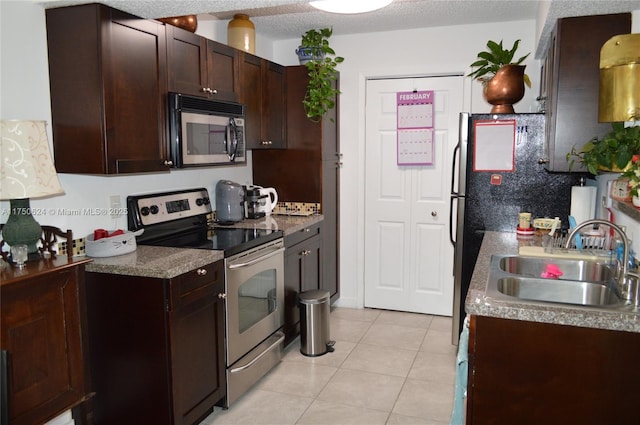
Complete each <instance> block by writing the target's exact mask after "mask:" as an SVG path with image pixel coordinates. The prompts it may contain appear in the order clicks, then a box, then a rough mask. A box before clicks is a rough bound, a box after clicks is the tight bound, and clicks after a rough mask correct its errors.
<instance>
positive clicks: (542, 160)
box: [538, 158, 549, 164]
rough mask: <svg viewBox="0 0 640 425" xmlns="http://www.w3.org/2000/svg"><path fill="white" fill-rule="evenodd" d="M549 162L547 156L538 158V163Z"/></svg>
mask: <svg viewBox="0 0 640 425" xmlns="http://www.w3.org/2000/svg"><path fill="white" fill-rule="evenodd" d="M548 163H549V158H540V159H539V160H538V164H548Z"/></svg>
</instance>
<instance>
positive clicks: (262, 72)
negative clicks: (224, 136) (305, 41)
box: [240, 52, 287, 149]
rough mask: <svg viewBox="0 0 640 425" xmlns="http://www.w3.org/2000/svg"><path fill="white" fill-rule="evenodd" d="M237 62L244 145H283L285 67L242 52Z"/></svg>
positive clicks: (266, 146) (265, 146)
mask: <svg viewBox="0 0 640 425" xmlns="http://www.w3.org/2000/svg"><path fill="white" fill-rule="evenodd" d="M240 66H241V70H240V72H241V75H242V83H241V102H242V103H244V104H245V106H246V127H245V129H246V130H245V131H246V133H245V139H246V143H247V149H274V148H277V149H283V148H286V147H287V143H286V126H285V124H286V123H285V119H286V113H285V112H286V102H285V101H286V99H285V68H284V67H283V66H281V65H278V64H277V63H274V62H271V61H268V60H266V59H261V58H259V57H257V56H254V55H251V54H249V53H244V52H242V60H241V64H240Z"/></svg>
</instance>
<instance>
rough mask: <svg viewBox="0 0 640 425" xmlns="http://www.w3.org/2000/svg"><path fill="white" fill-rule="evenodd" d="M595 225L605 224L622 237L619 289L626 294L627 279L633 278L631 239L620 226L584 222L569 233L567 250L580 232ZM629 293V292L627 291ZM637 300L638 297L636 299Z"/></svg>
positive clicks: (597, 221)
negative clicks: (629, 262) (630, 261)
mask: <svg viewBox="0 0 640 425" xmlns="http://www.w3.org/2000/svg"><path fill="white" fill-rule="evenodd" d="M594 224H603V225H605V226H609V227H610V228H612V229H613V230H615V231H616V232H618V235H620V238H621V239H622V247H623V252H622V261H621V262H622V265H620V264H618V288H619V290H620V292H624V286H625V283H626V280H627V277H632V276H629V265H628V261H629V239H627V235H626V234H625V233H624V230H622V228H621V227H620V226H618V225H617V224H615V223H612V222H610V221H608V220H602V219H598V218H596V219H592V220H586V221H583V222H582V223H580V224H578V225H577V226H576V227H574V228H573V229H571V233H569V236H568V237H567V242H566V243H565V246H564V247H565V248H569V246H570V245H571V241H572V240H573V238H574V237H575V236H576V235H577V234H578V232H579V231H580V230H581V229H584V228H585V227H587V226H591V225H594ZM627 292H629V291H627ZM634 298H636V297H634ZM630 301H632V302H638V300H630Z"/></svg>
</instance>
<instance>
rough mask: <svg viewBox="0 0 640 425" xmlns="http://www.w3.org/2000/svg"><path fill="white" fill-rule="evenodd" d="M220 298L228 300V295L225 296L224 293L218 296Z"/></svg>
mask: <svg viewBox="0 0 640 425" xmlns="http://www.w3.org/2000/svg"><path fill="white" fill-rule="evenodd" d="M218 298H220V299H221V300H224V299H225V298H227V294H224V293H221V294H218Z"/></svg>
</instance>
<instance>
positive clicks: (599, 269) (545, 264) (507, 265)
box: [500, 255, 613, 282]
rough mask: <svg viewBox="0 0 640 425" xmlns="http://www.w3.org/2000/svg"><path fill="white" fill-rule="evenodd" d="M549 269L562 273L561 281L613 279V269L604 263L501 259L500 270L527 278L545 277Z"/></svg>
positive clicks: (531, 258) (528, 258) (570, 260)
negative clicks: (552, 268)
mask: <svg viewBox="0 0 640 425" xmlns="http://www.w3.org/2000/svg"><path fill="white" fill-rule="evenodd" d="M549 267H556V268H557V269H559V270H560V271H561V272H562V275H561V276H560V277H559V279H563V280H579V281H582V282H608V281H610V280H611V279H612V278H613V271H612V269H611V267H610V266H609V265H607V264H605V263H603V262H597V261H591V260H572V259H566V258H541V257H521V256H515V255H514V256H508V257H503V258H501V259H500V270H502V271H504V272H507V273H510V274H516V275H520V276H527V277H544V276H543V275H544V273H545V272H546V271H547V270H548V268H549Z"/></svg>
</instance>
